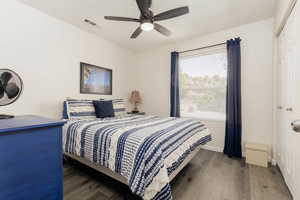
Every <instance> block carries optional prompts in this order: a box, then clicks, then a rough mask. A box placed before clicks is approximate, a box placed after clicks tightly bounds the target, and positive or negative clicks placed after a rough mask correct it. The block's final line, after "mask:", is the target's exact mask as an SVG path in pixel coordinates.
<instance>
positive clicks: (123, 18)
mask: <svg viewBox="0 0 300 200" xmlns="http://www.w3.org/2000/svg"><path fill="white" fill-rule="evenodd" d="M104 19H106V20H112V21H122V22H140V20H139V19H134V18H128V17H113V16H105V17H104Z"/></svg>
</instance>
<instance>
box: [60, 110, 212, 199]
mask: <svg viewBox="0 0 300 200" xmlns="http://www.w3.org/2000/svg"><path fill="white" fill-rule="evenodd" d="M210 140H211V135H210V134H209V131H208V129H207V128H206V127H205V126H204V125H203V124H202V123H201V122H199V121H198V120H193V119H185V118H160V117H156V116H129V115H127V116H124V117H119V118H108V119H89V120H88V119H84V120H69V121H68V123H66V124H65V126H64V131H63V148H64V151H65V152H66V153H70V154H73V155H76V156H80V157H83V158H86V159H88V160H89V161H91V162H94V163H98V164H100V165H102V166H105V167H107V168H109V169H111V170H112V171H115V172H117V173H118V174H120V175H122V176H123V177H125V178H126V179H127V181H128V185H129V187H130V189H131V190H132V192H133V193H135V194H137V195H139V196H141V197H142V198H143V199H149V200H150V199H166V200H168V199H172V196H171V189H170V185H169V175H170V174H171V173H172V172H173V171H174V170H176V168H177V167H178V166H179V165H180V164H181V163H182V162H183V161H184V159H185V158H186V157H187V156H188V155H189V153H191V152H192V151H193V150H195V148H197V147H198V146H199V145H202V144H205V143H207V142H209V141H210Z"/></svg>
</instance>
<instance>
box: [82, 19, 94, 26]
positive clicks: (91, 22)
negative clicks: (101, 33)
mask: <svg viewBox="0 0 300 200" xmlns="http://www.w3.org/2000/svg"><path fill="white" fill-rule="evenodd" d="M84 22H85V23H88V24H89V25H92V26H97V24H96V23H95V22H93V21H91V20H89V19H85V20H84Z"/></svg>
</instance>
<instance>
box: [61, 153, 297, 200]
mask: <svg viewBox="0 0 300 200" xmlns="http://www.w3.org/2000/svg"><path fill="white" fill-rule="evenodd" d="M171 187H172V193H173V197H174V199H175V200H202V199H203V200H291V199H292V197H291V195H290V193H289V191H288V189H287V187H286V185H285V183H284V181H283V178H282V176H281V174H280V172H279V170H278V169H277V168H276V167H270V168H268V169H266V168H261V167H255V166H250V165H246V164H245V163H244V161H240V160H233V159H229V158H228V157H226V156H224V155H223V154H221V153H216V152H211V151H206V150H201V151H200V152H199V154H198V155H197V156H196V157H195V158H194V159H193V160H192V162H191V163H190V164H188V165H187V167H186V168H184V169H183V170H182V172H181V173H180V174H179V175H178V176H177V177H176V178H175V180H173V181H172V183H171ZM64 196H65V200H122V199H126V200H131V199H132V200H136V199H139V198H138V197H136V196H134V195H132V194H131V193H130V191H129V189H128V187H127V186H125V185H123V184H121V183H118V182H117V181H114V180H113V179H111V178H109V177H106V176H105V175H102V174H100V173H98V172H96V171H94V170H92V169H90V168H87V167H85V166H83V165H80V164H78V163H77V162H73V161H68V162H67V164H65V167H64Z"/></svg>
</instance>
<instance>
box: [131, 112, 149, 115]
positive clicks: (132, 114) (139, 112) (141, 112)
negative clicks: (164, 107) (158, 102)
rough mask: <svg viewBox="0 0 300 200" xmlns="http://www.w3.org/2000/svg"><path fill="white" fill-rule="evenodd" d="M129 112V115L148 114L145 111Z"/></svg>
mask: <svg viewBox="0 0 300 200" xmlns="http://www.w3.org/2000/svg"><path fill="white" fill-rule="evenodd" d="M127 114H129V115H146V113H145V112H138V113H133V112H128V113H127Z"/></svg>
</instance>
